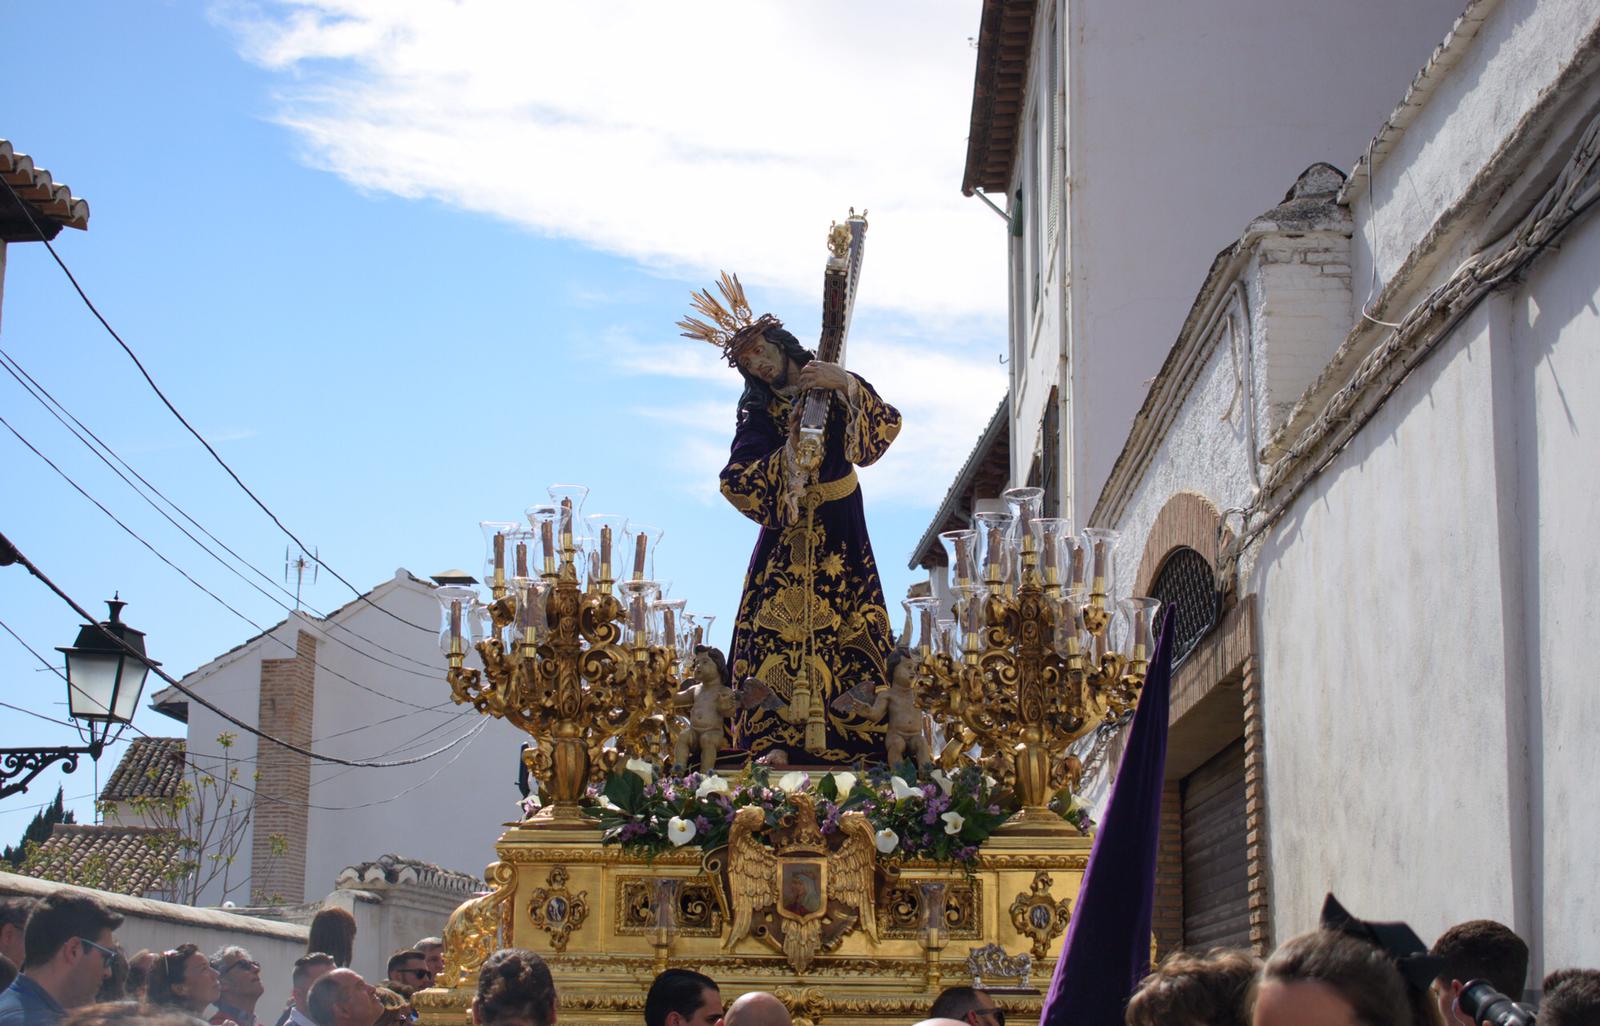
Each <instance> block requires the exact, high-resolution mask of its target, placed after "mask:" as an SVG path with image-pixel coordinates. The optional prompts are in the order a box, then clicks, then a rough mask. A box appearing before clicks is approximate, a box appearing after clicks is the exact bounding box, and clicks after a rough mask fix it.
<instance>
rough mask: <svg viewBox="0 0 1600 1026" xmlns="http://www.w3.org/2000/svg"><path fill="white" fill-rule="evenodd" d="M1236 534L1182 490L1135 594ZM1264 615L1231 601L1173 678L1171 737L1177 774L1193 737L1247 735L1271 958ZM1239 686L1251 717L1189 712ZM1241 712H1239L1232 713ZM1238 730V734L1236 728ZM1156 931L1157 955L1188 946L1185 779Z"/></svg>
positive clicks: (1165, 512)
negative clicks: (1173, 556)
mask: <svg viewBox="0 0 1600 1026" xmlns="http://www.w3.org/2000/svg"><path fill="white" fill-rule="evenodd" d="M1231 537H1232V536H1231V533H1230V532H1227V531H1225V530H1223V529H1222V517H1221V514H1220V513H1219V512H1218V511H1217V507H1216V506H1215V505H1214V504H1213V503H1212V502H1211V501H1210V500H1209V499H1207V498H1206V497H1205V496H1203V495H1200V494H1198V493H1195V492H1178V493H1176V494H1174V495H1173V496H1172V497H1171V498H1170V499H1168V500H1167V503H1166V505H1165V506H1163V507H1162V510H1161V512H1160V513H1159V514H1158V515H1157V516H1156V519H1155V522H1154V523H1153V524H1152V525H1151V528H1150V534H1149V536H1148V537H1147V538H1146V539H1145V545H1144V550H1143V553H1142V558H1141V559H1140V562H1139V569H1138V572H1137V574H1136V575H1135V579H1134V581H1135V583H1134V590H1133V593H1134V594H1135V595H1139V594H1144V593H1146V592H1147V591H1148V589H1149V587H1150V584H1151V582H1152V581H1153V580H1154V579H1155V575H1156V572H1157V571H1158V570H1159V569H1160V568H1161V564H1162V562H1164V561H1165V560H1166V558H1167V556H1168V555H1169V554H1170V553H1171V552H1172V551H1173V550H1174V549H1176V548H1178V547H1179V546H1188V547H1189V548H1192V549H1194V550H1196V551H1197V552H1199V553H1200V554H1201V555H1202V556H1204V557H1205V558H1206V561H1207V562H1209V563H1211V565H1212V566H1215V565H1216V561H1217V558H1218V555H1219V552H1220V549H1221V548H1222V547H1223V546H1226V545H1227V544H1228V542H1229V541H1230V540H1231ZM1256 652H1257V644H1256V616H1255V602H1254V597H1253V596H1245V597H1244V598H1242V599H1240V598H1238V597H1233V598H1231V599H1230V600H1229V601H1228V602H1227V603H1226V606H1225V609H1224V611H1223V614H1222V616H1221V617H1220V619H1219V621H1218V623H1217V625H1216V627H1215V628H1213V629H1212V631H1211V633H1210V634H1209V635H1207V636H1206V638H1205V639H1204V640H1203V641H1201V642H1200V644H1199V646H1198V647H1196V649H1195V650H1194V652H1192V653H1190V656H1189V658H1188V659H1187V660H1186V661H1185V662H1184V664H1183V666H1182V667H1181V668H1180V669H1179V671H1178V672H1177V674H1176V675H1175V676H1174V679H1173V682H1172V684H1173V688H1172V719H1171V721H1170V722H1171V725H1172V735H1171V736H1170V737H1169V740H1168V760H1169V761H1168V771H1169V772H1173V771H1174V767H1173V762H1172V759H1173V757H1174V753H1175V751H1176V749H1177V748H1178V747H1181V746H1182V745H1183V744H1184V743H1185V742H1186V741H1200V742H1201V743H1202V744H1203V745H1209V746H1210V747H1207V748H1206V751H1212V750H1216V748H1217V747H1219V746H1220V744H1221V743H1222V742H1224V741H1226V740H1228V739H1229V738H1237V737H1239V734H1240V733H1242V734H1243V736H1244V745H1245V831H1246V838H1245V844H1246V852H1245V856H1246V859H1247V866H1248V868H1247V870H1246V871H1247V873H1248V894H1249V897H1248V901H1249V910H1250V946H1251V948H1252V949H1254V950H1255V952H1256V954H1258V955H1261V956H1263V957H1265V956H1266V955H1267V954H1268V953H1269V952H1270V951H1271V950H1272V936H1271V929H1270V917H1269V915H1268V905H1267V901H1268V891H1269V884H1270V876H1269V873H1268V864H1267V806H1266V789H1265V783H1264V781H1265V779H1266V771H1265V768H1264V765H1263V761H1262V760H1263V751H1264V749H1263V742H1262V726H1261V691H1260V683H1261V682H1260V678H1259V676H1258V669H1257V665H1258V664H1257V659H1256ZM1225 686H1237V687H1239V688H1240V689H1241V694H1240V699H1241V700H1242V705H1243V722H1242V723H1238V721H1237V720H1234V721H1233V722H1232V724H1223V723H1218V722H1215V721H1213V720H1207V719H1206V718H1205V717H1203V716H1201V717H1199V719H1201V720H1202V721H1203V722H1194V721H1195V720H1196V718H1197V717H1195V716H1188V715H1187V714H1189V713H1190V712H1191V711H1197V710H1199V708H1200V706H1201V704H1202V702H1204V701H1205V700H1206V699H1207V698H1208V697H1210V696H1211V695H1212V693H1213V690H1214V689H1217V688H1219V687H1225ZM1232 715H1234V716H1236V715H1238V714H1237V713H1235V714H1232ZM1236 731H1237V732H1236ZM1152 929H1153V931H1154V933H1155V935H1156V948H1157V955H1158V957H1159V956H1162V955H1165V954H1166V953H1167V952H1169V951H1174V950H1177V949H1179V948H1182V947H1183V946H1184V937H1183V809H1182V799H1181V792H1180V781H1179V780H1178V779H1176V778H1175V779H1172V780H1169V781H1167V783H1166V785H1165V787H1164V789H1163V791H1162V795H1161V834H1160V840H1159V842H1158V848H1157V851H1156V892H1155V913H1154V918H1153V922H1152Z"/></svg>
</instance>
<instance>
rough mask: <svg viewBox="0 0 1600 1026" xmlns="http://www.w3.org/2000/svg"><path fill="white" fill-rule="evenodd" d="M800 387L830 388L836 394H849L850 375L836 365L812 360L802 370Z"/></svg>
mask: <svg viewBox="0 0 1600 1026" xmlns="http://www.w3.org/2000/svg"><path fill="white" fill-rule="evenodd" d="M800 387H801V388H830V389H832V390H833V391H835V392H847V391H849V389H850V375H849V373H848V372H847V371H846V370H845V369H844V368H843V367H841V366H839V365H838V364H836V363H823V362H822V361H821V360H812V361H811V362H810V363H808V364H806V365H805V366H804V367H801V368H800Z"/></svg>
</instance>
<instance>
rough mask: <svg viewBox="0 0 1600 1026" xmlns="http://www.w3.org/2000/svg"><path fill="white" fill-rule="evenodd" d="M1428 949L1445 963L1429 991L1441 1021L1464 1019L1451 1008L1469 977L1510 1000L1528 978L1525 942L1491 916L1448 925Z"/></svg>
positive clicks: (1526, 946) (1517, 994) (1517, 995)
mask: <svg viewBox="0 0 1600 1026" xmlns="http://www.w3.org/2000/svg"><path fill="white" fill-rule="evenodd" d="M1428 953H1429V954H1430V955H1434V956H1436V957H1438V958H1442V959H1444V960H1445V964H1446V966H1447V967H1448V968H1447V969H1446V971H1445V972H1443V973H1440V974H1439V977H1438V978H1437V979H1435V980H1434V981H1433V994H1434V997H1435V999H1437V1001H1438V1003H1439V1014H1440V1015H1441V1016H1443V1017H1444V1021H1445V1022H1447V1023H1450V1022H1465V1021H1466V1020H1465V1019H1464V1018H1462V1017H1460V1016H1455V1015H1453V1013H1452V1009H1453V1008H1454V1007H1455V1003H1456V998H1458V997H1459V996H1460V995H1461V988H1462V986H1463V985H1464V984H1466V983H1468V982H1470V981H1472V980H1488V981H1489V985H1490V986H1492V987H1494V989H1495V990H1498V991H1499V992H1500V993H1502V994H1504V995H1505V996H1507V997H1509V998H1511V999H1512V1000H1513V1001H1516V1000H1519V999H1520V998H1521V997H1522V989H1523V987H1524V985H1526V983H1527V980H1528V945H1527V944H1526V943H1525V942H1524V941H1523V940H1522V938H1521V937H1518V936H1517V935H1516V934H1515V933H1513V932H1512V931H1511V928H1510V927H1508V926H1505V925H1503V924H1501V923H1497V922H1495V921H1494V920H1493V919H1473V920H1471V921H1469V922H1465V923H1460V924H1457V925H1456V926H1452V927H1450V929H1448V930H1446V931H1445V932H1444V933H1442V934H1440V935H1439V939H1438V940H1436V941H1434V942H1433V947H1432V948H1430V949H1429V951H1428Z"/></svg>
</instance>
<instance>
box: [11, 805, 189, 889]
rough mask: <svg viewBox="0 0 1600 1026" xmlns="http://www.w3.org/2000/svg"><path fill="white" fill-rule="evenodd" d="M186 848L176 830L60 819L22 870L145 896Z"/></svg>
mask: <svg viewBox="0 0 1600 1026" xmlns="http://www.w3.org/2000/svg"><path fill="white" fill-rule="evenodd" d="M182 850H183V843H182V841H181V840H180V838H179V837H178V833H177V831H175V830H161V829H157V828H155V827H123V826H88V825H84V824H78V823H57V824H56V825H55V828H54V829H53V830H51V831H50V837H49V839H48V840H46V841H45V842H44V843H43V844H41V845H39V846H38V847H36V848H34V849H33V850H32V851H31V852H30V853H29V855H28V859H27V861H26V862H24V863H23V864H22V868H21V869H19V870H18V872H20V873H23V874H24V875H27V876H35V877H38V878H40V879H42V880H55V881H57V882H59V883H65V884H74V885H76V886H79V887H93V888H95V889H96V890H102V891H112V892H114V893H117V894H131V895H134V896H135V897H143V896H144V895H146V894H148V893H150V892H151V891H155V890H159V889H160V888H161V887H162V886H163V885H164V884H166V883H167V878H168V874H170V873H171V872H172V871H173V868H174V867H175V866H176V865H177V864H178V862H179V856H180V855H181V853H182Z"/></svg>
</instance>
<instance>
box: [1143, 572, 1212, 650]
mask: <svg viewBox="0 0 1600 1026" xmlns="http://www.w3.org/2000/svg"><path fill="white" fill-rule="evenodd" d="M1150 597H1151V598H1157V599H1160V600H1161V606H1162V609H1163V610H1165V609H1167V608H1168V607H1172V608H1176V609H1177V614H1176V617H1175V618H1174V620H1173V623H1172V629H1173V631H1174V632H1175V634H1174V636H1173V639H1172V665H1173V666H1174V667H1176V666H1177V665H1178V664H1180V663H1182V662H1183V661H1184V659H1186V658H1187V657H1188V655H1189V653H1190V652H1192V651H1194V647H1195V646H1196V645H1198V644H1199V643H1200V639H1202V638H1204V637H1205V636H1206V634H1207V633H1208V632H1209V631H1210V630H1211V628H1212V627H1214V626H1216V623H1217V614H1218V612H1219V610H1220V609H1221V608H1222V594H1221V593H1220V592H1218V591H1217V582H1216V574H1215V573H1214V572H1213V571H1212V569H1211V564H1210V563H1208V562H1206V557H1204V556H1202V555H1201V554H1200V553H1198V552H1196V551H1195V550H1194V549H1191V548H1189V547H1188V546H1187V545H1185V546H1181V547H1179V548H1176V549H1173V550H1172V551H1171V552H1170V553H1168V554H1167V558H1166V559H1165V560H1163V561H1162V563H1161V569H1160V570H1158V571H1156V577H1155V580H1154V581H1152V582H1151V584H1150Z"/></svg>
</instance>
